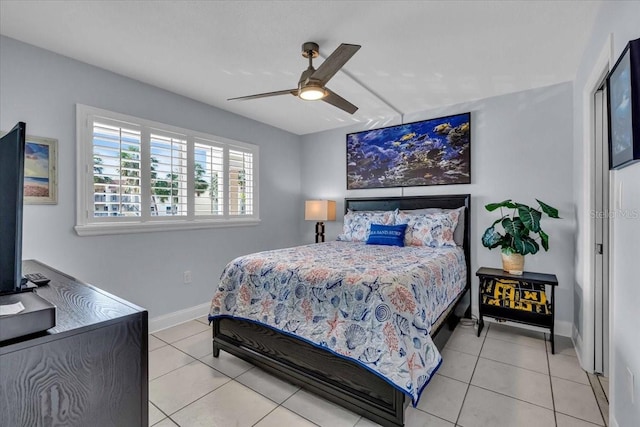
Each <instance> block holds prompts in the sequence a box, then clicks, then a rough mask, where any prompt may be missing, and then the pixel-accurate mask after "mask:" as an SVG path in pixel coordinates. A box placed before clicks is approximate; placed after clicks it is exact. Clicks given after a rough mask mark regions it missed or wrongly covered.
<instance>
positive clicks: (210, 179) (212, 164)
mask: <svg viewBox="0 0 640 427" xmlns="http://www.w3.org/2000/svg"><path fill="white" fill-rule="evenodd" d="M194 163H195V167H194V181H195V194H196V197H195V215H196V216H204V215H216V216H221V215H224V206H225V203H224V202H225V200H224V185H225V179H224V147H222V146H220V145H218V144H216V143H215V142H212V141H204V140H199V139H197V140H196V142H195V145H194Z"/></svg>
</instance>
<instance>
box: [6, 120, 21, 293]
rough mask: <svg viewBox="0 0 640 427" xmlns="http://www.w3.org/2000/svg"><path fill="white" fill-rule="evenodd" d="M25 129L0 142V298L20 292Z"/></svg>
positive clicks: (18, 127)
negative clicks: (0, 296) (1, 295)
mask: <svg viewBox="0 0 640 427" xmlns="http://www.w3.org/2000/svg"><path fill="white" fill-rule="evenodd" d="M25 128H26V125H25V124H24V123H23V122H20V123H18V124H17V125H16V126H15V127H14V128H13V129H11V131H10V132H9V133H7V134H6V135H4V136H3V137H2V139H1V140H0V207H1V208H0V294H7V293H14V292H20V290H21V289H22V285H24V284H25V282H26V280H24V279H23V278H22V194H23V188H24V148H25V135H26V134H25Z"/></svg>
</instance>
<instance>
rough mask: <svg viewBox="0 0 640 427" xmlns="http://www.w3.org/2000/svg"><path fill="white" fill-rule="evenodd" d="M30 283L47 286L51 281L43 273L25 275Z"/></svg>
mask: <svg viewBox="0 0 640 427" xmlns="http://www.w3.org/2000/svg"><path fill="white" fill-rule="evenodd" d="M24 277H26V278H27V279H28V280H29V281H30V282H32V283H35V284H36V285H38V286H42V285H46V284H47V283H49V282H50V281H51V279H47V278H46V277H45V276H43V275H42V274H41V273H27V274H25V275H24Z"/></svg>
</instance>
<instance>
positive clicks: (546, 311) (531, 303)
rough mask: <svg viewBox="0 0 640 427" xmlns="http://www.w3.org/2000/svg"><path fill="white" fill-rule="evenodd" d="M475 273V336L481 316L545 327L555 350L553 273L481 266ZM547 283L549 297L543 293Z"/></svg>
mask: <svg viewBox="0 0 640 427" xmlns="http://www.w3.org/2000/svg"><path fill="white" fill-rule="evenodd" d="M476 276H478V277H479V278H480V286H479V295H478V302H479V319H478V336H480V332H481V331H482V328H483V327H484V320H483V319H482V318H483V316H489V317H493V318H495V319H501V320H510V321H512V322H518V323H523V324H526V325H532V326H539V327H542V328H547V329H549V332H550V336H551V354H553V353H554V352H555V345H554V337H553V317H554V316H553V313H554V296H555V288H556V286H558V278H557V277H556V276H555V274H544V273H533V272H530V271H525V272H524V273H523V274H522V275H521V276H516V275H513V274H509V273H507V272H506V271H503V270H502V269H499V268H487V267H481V268H480V269H479V270H478V271H477V272H476ZM547 287H549V288H550V290H551V298H548V297H547V295H548V294H547V291H546V289H547Z"/></svg>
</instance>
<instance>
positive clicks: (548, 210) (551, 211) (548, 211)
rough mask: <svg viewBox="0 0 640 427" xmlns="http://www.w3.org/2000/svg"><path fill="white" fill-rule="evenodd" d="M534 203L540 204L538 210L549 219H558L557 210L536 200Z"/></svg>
mask: <svg viewBox="0 0 640 427" xmlns="http://www.w3.org/2000/svg"><path fill="white" fill-rule="evenodd" d="M536 202H538V203H539V204H540V209H542V212H544V213H546V214H547V215H549V216H550V217H551V218H560V217H559V216H558V209H556V208H554V207H553V206H549V205H548V204H546V203H544V202H541V201H540V200H538V199H536Z"/></svg>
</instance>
